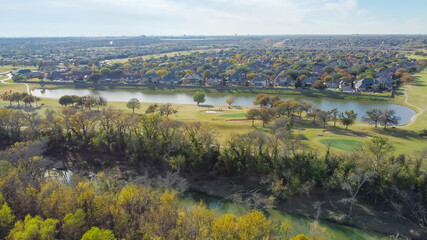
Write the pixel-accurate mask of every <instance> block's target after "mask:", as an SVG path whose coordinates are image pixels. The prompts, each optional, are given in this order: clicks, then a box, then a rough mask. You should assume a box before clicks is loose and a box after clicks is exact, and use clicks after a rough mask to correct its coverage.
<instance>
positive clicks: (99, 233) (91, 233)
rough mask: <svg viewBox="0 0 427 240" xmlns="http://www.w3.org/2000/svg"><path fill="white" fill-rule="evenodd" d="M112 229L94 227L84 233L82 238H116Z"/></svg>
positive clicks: (112, 239)
mask: <svg viewBox="0 0 427 240" xmlns="http://www.w3.org/2000/svg"><path fill="white" fill-rule="evenodd" d="M116 239H117V238H116V237H115V236H114V234H113V232H112V231H111V230H104V229H99V228H98V227H92V228H91V229H90V230H88V231H87V232H85V234H83V237H82V238H81V240H116Z"/></svg>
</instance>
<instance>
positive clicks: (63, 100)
mask: <svg viewBox="0 0 427 240" xmlns="http://www.w3.org/2000/svg"><path fill="white" fill-rule="evenodd" d="M73 103H74V98H73V97H72V96H70V95H64V96H62V97H60V98H59V104H61V105H62V106H65V107H66V106H68V105H72V104H73Z"/></svg>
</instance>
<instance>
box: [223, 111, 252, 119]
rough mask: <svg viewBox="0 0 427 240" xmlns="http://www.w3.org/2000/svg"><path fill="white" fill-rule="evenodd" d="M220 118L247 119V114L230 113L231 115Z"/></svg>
mask: <svg viewBox="0 0 427 240" xmlns="http://www.w3.org/2000/svg"><path fill="white" fill-rule="evenodd" d="M219 117H222V118H243V119H244V118H246V112H242V113H229V114H221V115H219Z"/></svg>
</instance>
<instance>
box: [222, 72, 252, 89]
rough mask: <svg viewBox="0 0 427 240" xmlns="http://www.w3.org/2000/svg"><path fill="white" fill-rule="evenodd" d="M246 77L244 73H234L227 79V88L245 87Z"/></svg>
mask: <svg viewBox="0 0 427 240" xmlns="http://www.w3.org/2000/svg"><path fill="white" fill-rule="evenodd" d="M246 80H247V79H246V75H245V74H244V73H234V74H233V75H231V76H230V77H229V78H228V81H227V85H228V86H246Z"/></svg>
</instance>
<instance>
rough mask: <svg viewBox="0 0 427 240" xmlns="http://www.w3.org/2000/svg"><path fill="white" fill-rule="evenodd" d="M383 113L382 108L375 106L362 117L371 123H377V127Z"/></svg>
mask: <svg viewBox="0 0 427 240" xmlns="http://www.w3.org/2000/svg"><path fill="white" fill-rule="evenodd" d="M382 115H383V112H382V111H381V110H380V109H376V108H373V109H369V110H368V111H366V115H365V116H363V118H362V119H363V121H366V122H368V123H370V124H375V127H377V125H378V122H379V121H380V120H381V117H382Z"/></svg>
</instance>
